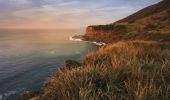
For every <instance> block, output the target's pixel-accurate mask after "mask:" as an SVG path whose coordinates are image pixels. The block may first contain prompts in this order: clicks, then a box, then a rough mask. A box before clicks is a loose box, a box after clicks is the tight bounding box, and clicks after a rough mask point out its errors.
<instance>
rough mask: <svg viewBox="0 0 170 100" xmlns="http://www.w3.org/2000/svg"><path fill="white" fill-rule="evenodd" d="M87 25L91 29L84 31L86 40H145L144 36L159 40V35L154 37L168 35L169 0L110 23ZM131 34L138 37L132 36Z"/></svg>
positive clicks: (163, 0) (169, 25) (169, 21)
mask: <svg viewBox="0 0 170 100" xmlns="http://www.w3.org/2000/svg"><path fill="white" fill-rule="evenodd" d="M89 27H91V28H92V29H91V32H88V30H87V32H86V35H85V38H86V39H87V40H96V41H104V42H112V41H120V40H124V38H126V39H129V40H132V39H133V40H139V39H140V40H146V38H145V37H148V38H149V39H147V40H151V39H154V40H156V39H158V40H160V38H159V37H156V38H155V35H159V34H161V36H164V37H165V38H166V37H170V30H169V29H170V1H169V0H162V1H161V2H159V3H157V4H154V5H152V6H149V7H146V8H144V9H142V10H140V11H138V12H136V13H135V14H132V15H130V16H128V17H126V18H124V19H122V20H119V21H117V22H114V23H112V24H108V25H99V26H89ZM103 34H105V35H103ZM111 34H112V35H111ZM133 34H135V35H138V38H135V37H132V35H133Z"/></svg>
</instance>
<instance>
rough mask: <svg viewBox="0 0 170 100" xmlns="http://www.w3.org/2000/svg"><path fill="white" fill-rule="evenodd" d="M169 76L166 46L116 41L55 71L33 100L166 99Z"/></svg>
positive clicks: (169, 95)
mask: <svg viewBox="0 0 170 100" xmlns="http://www.w3.org/2000/svg"><path fill="white" fill-rule="evenodd" d="M169 76H170V45H169V44H168V43H167V44H166V43H163V44H162V43H157V42H146V41H133V42H132V41H130V42H118V43H115V44H110V45H108V46H105V47H102V48H100V49H99V51H97V52H95V53H91V54H89V55H88V56H87V57H86V59H85V60H84V61H82V62H81V65H80V66H78V67H76V68H72V69H70V68H65V69H64V70H61V71H59V72H57V73H56V74H55V75H54V76H53V77H51V78H49V80H48V81H47V82H46V83H45V84H44V87H43V90H42V91H41V93H40V94H39V95H38V96H35V97H33V98H32V100H117V99H118V100H122V99H123V100H125V99H126V100H168V99H169V98H170V79H169Z"/></svg>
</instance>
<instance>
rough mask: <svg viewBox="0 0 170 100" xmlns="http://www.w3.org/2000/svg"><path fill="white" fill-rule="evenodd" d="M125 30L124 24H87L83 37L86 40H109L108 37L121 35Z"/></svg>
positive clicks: (113, 37) (112, 37)
mask: <svg viewBox="0 0 170 100" xmlns="http://www.w3.org/2000/svg"><path fill="white" fill-rule="evenodd" d="M126 31H127V30H126V26H124V25H98V26H88V27H87V29H86V34H85V36H84V37H85V39H86V40H95V41H101V40H102V41H104V42H110V41H111V40H110V39H115V38H118V37H121V36H122V35H123V34H124V33H126Z"/></svg>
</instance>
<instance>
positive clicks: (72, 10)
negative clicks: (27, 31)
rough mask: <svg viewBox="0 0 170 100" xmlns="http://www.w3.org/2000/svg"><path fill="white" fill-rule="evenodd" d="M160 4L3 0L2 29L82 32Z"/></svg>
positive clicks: (0, 4)
mask: <svg viewBox="0 0 170 100" xmlns="http://www.w3.org/2000/svg"><path fill="white" fill-rule="evenodd" d="M158 1H159V0H152V1H151V0H0V28H58V29H64V28H81V27H85V26H87V25H90V24H106V23H111V22H114V21H116V20H118V19H121V18H123V17H125V16H127V15H129V14H132V13H134V12H136V11H137V10H139V9H141V8H143V7H146V6H148V5H151V4H154V3H156V2H158Z"/></svg>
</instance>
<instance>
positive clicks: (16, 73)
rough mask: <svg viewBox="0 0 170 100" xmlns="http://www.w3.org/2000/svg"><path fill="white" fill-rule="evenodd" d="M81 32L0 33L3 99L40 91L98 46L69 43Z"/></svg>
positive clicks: (16, 31)
mask: <svg viewBox="0 0 170 100" xmlns="http://www.w3.org/2000/svg"><path fill="white" fill-rule="evenodd" d="M79 32H80V31H35V30H34V31H28V30H27V31H26V30H15V31H14V30H8V31H7V30H1V31H0V100H1V99H9V100H10V99H11V98H16V97H17V95H18V94H19V93H20V92H22V91H27V90H37V89H39V88H40V87H41V86H42V84H43V81H44V80H46V79H47V78H48V77H49V76H50V75H52V73H54V72H55V71H56V70H57V69H58V68H59V67H62V66H63V64H64V61H65V60H66V59H74V60H81V59H82V58H83V57H84V55H85V54H86V53H87V52H89V51H93V50H96V49H97V47H96V46H94V45H93V44H90V43H87V42H83V41H82V42H80V41H79V42H76V41H69V37H70V36H72V35H74V34H75V33H79Z"/></svg>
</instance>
